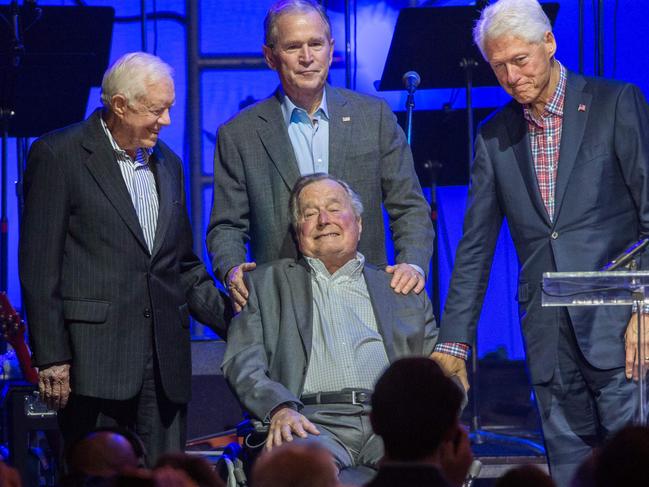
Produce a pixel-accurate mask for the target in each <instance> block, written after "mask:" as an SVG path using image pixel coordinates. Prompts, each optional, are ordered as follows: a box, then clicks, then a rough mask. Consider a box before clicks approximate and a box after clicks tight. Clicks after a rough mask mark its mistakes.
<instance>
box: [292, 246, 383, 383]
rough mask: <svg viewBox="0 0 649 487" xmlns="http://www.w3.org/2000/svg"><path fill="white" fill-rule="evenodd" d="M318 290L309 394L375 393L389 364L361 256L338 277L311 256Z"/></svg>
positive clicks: (315, 290)
mask: <svg viewBox="0 0 649 487" xmlns="http://www.w3.org/2000/svg"><path fill="white" fill-rule="evenodd" d="M306 260H307V262H308V263H309V266H310V267H311V289H312V292H313V339H312V344H311V359H310V360H309V368H308V370H307V374H306V381H305V384H304V391H303V393H304V394H313V393H317V392H328V391H340V390H342V389H345V388H348V387H351V388H356V389H374V384H375V383H376V381H377V379H378V378H379V376H380V375H381V374H382V373H383V371H384V370H385V369H386V368H387V367H388V365H389V361H388V356H387V353H386V351H385V346H384V345H383V338H382V337H381V334H380V333H379V330H378V327H377V324H376V316H375V315H374V309H373V308H372V304H371V302H370V295H369V293H368V291H367V284H366V283H365V278H364V277H363V265H364V263H365V258H364V257H363V255H361V254H360V253H357V254H356V258H355V259H352V260H350V261H349V262H347V263H346V264H345V265H344V266H343V267H341V268H340V269H338V270H337V271H336V272H335V273H334V274H333V275H332V274H329V271H327V269H326V268H325V266H324V264H323V263H322V262H321V261H320V260H318V259H312V258H309V257H307V258H306Z"/></svg>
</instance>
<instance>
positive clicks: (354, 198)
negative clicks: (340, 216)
mask: <svg viewBox="0 0 649 487" xmlns="http://www.w3.org/2000/svg"><path fill="white" fill-rule="evenodd" d="M318 181H333V182H334V183H338V184H339V185H340V186H342V187H343V189H344V190H345V192H346V193H347V196H349V201H350V204H351V206H352V210H353V211H354V215H355V216H356V219H358V220H360V218H361V216H362V215H363V202H362V201H361V197H360V196H359V195H358V193H357V192H356V191H354V190H353V189H352V188H351V186H350V185H349V184H347V183H346V182H345V181H343V180H342V179H338V178H337V177H334V176H332V175H331V174H326V173H322V172H316V173H313V174H307V175H306V176H302V177H301V178H300V179H298V180H297V182H296V183H295V186H293V190H292V191H291V197H290V199H289V202H288V211H289V216H290V218H291V225H292V226H293V229H294V230H297V227H298V224H299V221H300V217H301V214H300V205H299V200H300V195H301V194H302V191H304V188H306V187H307V186H309V185H311V184H313V183H317V182H318Z"/></svg>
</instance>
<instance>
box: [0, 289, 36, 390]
mask: <svg viewBox="0 0 649 487" xmlns="http://www.w3.org/2000/svg"><path fill="white" fill-rule="evenodd" d="M0 327H1V328H2V336H3V337H4V339H5V340H6V341H7V342H8V343H9V344H10V345H11V346H12V347H13V349H14V351H15V352H16V356H17V357H18V362H19V363H20V370H21V371H22V373H23V377H24V378H25V380H27V381H28V382H31V383H32V384H38V372H36V369H35V368H34V367H32V359H31V356H30V355H31V354H30V353H29V348H28V347H27V344H26V343H25V322H24V321H23V320H22V319H21V318H20V315H19V314H18V312H17V311H16V310H15V309H14V307H13V306H12V305H11V302H10V301H9V296H7V293H5V292H0Z"/></svg>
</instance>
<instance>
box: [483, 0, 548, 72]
mask: <svg viewBox="0 0 649 487" xmlns="http://www.w3.org/2000/svg"><path fill="white" fill-rule="evenodd" d="M546 32H552V24H551V23H550V19H548V16H547V15H545V12H544V11H543V8H541V5H540V4H539V2H538V1H537V0H499V1H497V2H496V3H494V4H491V5H489V6H488V7H485V8H484V10H482V13H481V14H480V19H479V20H478V21H477V22H476V24H475V27H474V28H473V41H474V42H475V43H476V45H477V46H478V48H479V49H480V52H481V53H482V56H483V57H484V58H485V59H487V56H485V43H486V42H487V40H489V39H496V38H497V37H500V36H503V35H506V36H513V37H518V38H519V39H522V40H524V41H527V42H534V43H539V42H543V37H544V35H545V33H546Z"/></svg>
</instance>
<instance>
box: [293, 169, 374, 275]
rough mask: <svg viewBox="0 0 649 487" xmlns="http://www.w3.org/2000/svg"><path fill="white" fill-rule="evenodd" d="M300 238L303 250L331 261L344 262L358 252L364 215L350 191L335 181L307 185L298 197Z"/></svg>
mask: <svg viewBox="0 0 649 487" xmlns="http://www.w3.org/2000/svg"><path fill="white" fill-rule="evenodd" d="M298 215H299V217H298V222H297V240H298V247H299V248H300V252H302V254H303V255H306V256H307V257H315V258H318V259H320V260H321V261H322V262H323V263H324V264H325V265H326V266H327V267H329V264H333V265H338V266H340V265H343V264H345V263H346V262H347V261H349V260H351V259H353V258H354V257H355V256H356V248H357V246H358V240H359V239H360V236H361V230H362V225H361V219H360V218H358V217H357V216H356V214H355V213H354V209H353V208H352V203H351V199H350V197H349V195H348V194H347V191H345V189H344V188H343V187H342V186H341V185H340V184H338V183H336V182H335V181H330V180H327V179H325V180H322V181H316V182H315V183H312V184H310V185H308V186H307V187H306V188H304V189H303V190H302V192H301V193H300V197H299V199H298Z"/></svg>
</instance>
